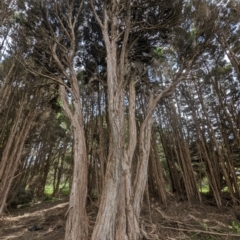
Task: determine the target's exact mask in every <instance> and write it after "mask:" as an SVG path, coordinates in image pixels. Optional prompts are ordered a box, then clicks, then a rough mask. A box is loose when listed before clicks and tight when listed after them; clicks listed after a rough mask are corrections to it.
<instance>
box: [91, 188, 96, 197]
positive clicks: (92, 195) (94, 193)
mask: <svg viewBox="0 0 240 240" xmlns="http://www.w3.org/2000/svg"><path fill="white" fill-rule="evenodd" d="M91 197H92V198H95V199H96V198H98V191H97V189H92V191H91Z"/></svg>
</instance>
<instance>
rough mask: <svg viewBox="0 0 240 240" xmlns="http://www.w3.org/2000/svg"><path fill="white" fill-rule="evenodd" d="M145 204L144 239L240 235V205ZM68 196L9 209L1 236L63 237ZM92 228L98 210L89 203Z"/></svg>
mask: <svg viewBox="0 0 240 240" xmlns="http://www.w3.org/2000/svg"><path fill="white" fill-rule="evenodd" d="M150 201H151V203H150V204H145V206H144V208H143V211H142V216H141V234H142V239H161V240H178V239H183V240H185V239H191V240H227V239H228V240H229V239H234V240H235V239H236V240H237V239H240V221H239V220H237V219H238V218H239V216H238V214H240V208H239V207H230V206H224V207H223V208H222V209H218V208H217V207H216V206H211V205H210V204H207V203H205V204H189V203H186V202H180V201H176V200H174V201H172V200H170V201H169V204H168V205H167V206H165V207H163V206H160V205H159V204H158V202H157V201H156V200H155V199H153V198H152V199H150ZM67 209H68V202H67V199H62V200H55V201H54V202H49V201H42V202H40V201H39V202H36V203H34V204H31V205H28V206H24V207H23V208H18V209H10V210H9V211H8V212H7V213H6V214H5V215H4V216H3V217H1V218H0V240H35V239H38V240H63V239H64V222H65V214H66V212H67ZM88 212H89V223H90V227H89V228H90V229H89V231H91V229H92V225H93V224H94V220H95V217H96V213H97V206H96V204H95V203H89V206H88Z"/></svg>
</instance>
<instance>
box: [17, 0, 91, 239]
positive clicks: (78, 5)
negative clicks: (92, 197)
mask: <svg viewBox="0 0 240 240" xmlns="http://www.w3.org/2000/svg"><path fill="white" fill-rule="evenodd" d="M84 5H85V2H84V1H66V2H65V1H28V2H26V1H19V2H18V7H19V11H20V16H19V22H20V25H21V33H22V34H21V35H20V37H21V40H22V41H21V47H22V49H23V51H24V54H25V56H26V61H25V62H24V65H25V67H26V68H27V69H28V71H30V72H32V73H33V74H36V75H38V76H40V77H42V81H43V82H42V83H40V84H46V81H48V84H54V85H56V88H57V89H58V90H59V98H60V100H61V104H62V108H63V109H64V111H65V114H66V116H67V117H68V118H69V120H70V122H71V125H72V133H73V151H74V152H73V162H74V163H73V164H74V170H73V181H72V185H71V186H72V188H71V193H70V203H69V210H68V218H67V219H68V220H67V224H66V239H86V238H87V235H88V233H87V232H88V223H87V216H86V197H87V176H88V161H87V151H86V143H85V134H84V123H83V113H82V106H81V95H80V90H79V89H80V85H79V82H78V78H77V71H76V69H75V63H76V61H77V59H78V54H79V52H81V42H82V37H81V35H82V34H81V32H82V26H83V23H84V18H83V8H84ZM26 38H27V41H26V40H23V39H26ZM38 84H39V83H38Z"/></svg>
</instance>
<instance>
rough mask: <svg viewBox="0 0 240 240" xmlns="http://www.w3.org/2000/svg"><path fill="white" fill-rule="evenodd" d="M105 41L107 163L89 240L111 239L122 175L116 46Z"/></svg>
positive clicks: (121, 96)
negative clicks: (109, 131)
mask: <svg viewBox="0 0 240 240" xmlns="http://www.w3.org/2000/svg"><path fill="white" fill-rule="evenodd" d="M105 40H106V41H107V43H108V44H107V56H108V57H107V83H108V115H109V123H110V129H111V137H110V141H111V142H110V147H109V156H108V163H107V168H106V173H105V179H104V188H103V191H102V196H101V203H100V207H99V212H98V216H97V220H96V224H95V227H94V229H93V234H92V240H107V239H109V240H112V239H114V236H115V227H116V226H115V221H116V213H117V210H118V203H119V187H120V182H121V175H122V165H121V162H122V159H123V146H124V107H123V99H124V92H123V89H122V88H121V87H120V86H119V85H120V81H119V75H118V73H117V69H118V66H117V55H116V53H117V45H116V43H115V42H114V41H112V42H110V41H109V38H108V36H107V33H105Z"/></svg>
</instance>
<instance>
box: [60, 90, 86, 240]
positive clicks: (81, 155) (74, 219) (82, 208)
mask: <svg viewBox="0 0 240 240" xmlns="http://www.w3.org/2000/svg"><path fill="white" fill-rule="evenodd" d="M76 89H78V88H76ZM74 95H75V101H74V102H73V104H74V112H72V110H71V109H70V107H69V104H68V102H67V100H66V91H65V88H64V86H60V96H61V100H62V103H63V109H64V111H65V112H66V114H67V116H68V117H69V119H70V121H71V123H72V129H73V152H74V155H73V165H74V168H73V178H72V179H73V181H72V185H71V192H70V200H69V208H68V211H67V214H68V216H67V221H66V234H65V240H75V239H79V240H86V239H87V237H88V219H87V213H86V199H87V176H88V158H87V149H86V143H85V134H84V126H83V117H82V112H81V106H80V98H79V93H78V91H76V92H75V94H74Z"/></svg>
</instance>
